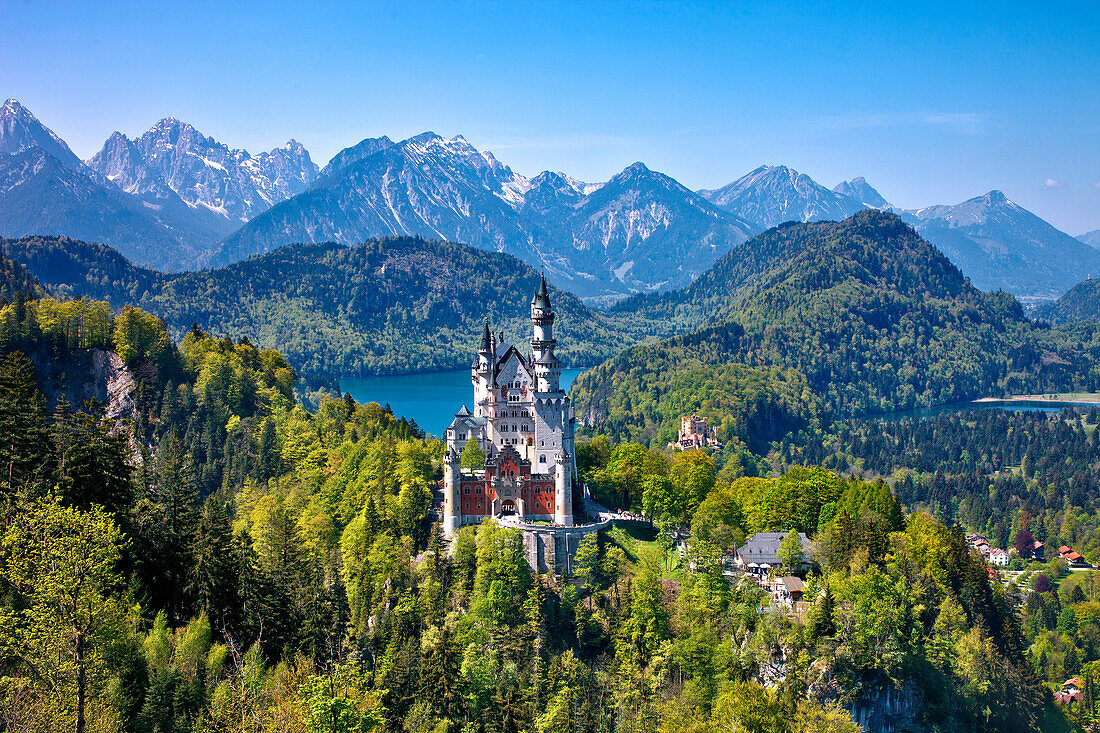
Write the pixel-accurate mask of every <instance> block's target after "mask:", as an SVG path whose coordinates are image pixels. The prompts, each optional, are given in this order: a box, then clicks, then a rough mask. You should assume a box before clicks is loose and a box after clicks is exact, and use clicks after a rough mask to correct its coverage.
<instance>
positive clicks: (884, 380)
mask: <svg viewBox="0 0 1100 733" xmlns="http://www.w3.org/2000/svg"><path fill="white" fill-rule="evenodd" d="M615 312H616V313H619V314H628V313H629V314H632V315H634V316H639V315H641V316H644V317H646V318H648V319H652V320H656V319H664V320H668V321H673V322H677V323H679V324H691V323H701V324H706V325H705V327H704V328H702V329H701V330H698V331H696V332H694V333H692V334H690V335H686V336H678V337H674V338H672V339H670V340H668V341H665V342H662V343H660V344H657V345H650V346H638V347H634V348H631V349H629V350H627V351H625V352H623V353H622V354H620V355H619V356H617V357H615V358H614V359H612V360H610V361H608V362H606V363H604V364H602V365H601V366H599V367H598V368H596V369H594V370H592V371H591V372H589V373H587V374H585V375H584V376H583V377H582V378H581V379H580V380H578V382H577V383H576V385H575V387H574V399H575V402H576V404H577V405H578V407H579V408H584V410H585V414H586V415H589V416H590V417H592V418H593V419H594V421H595V422H599V421H601V420H610V421H611V422H610V423H609V424H610V425H613V426H622V427H624V428H625V426H626V425H628V424H631V425H638V424H640V423H644V422H645V418H644V416H645V415H647V414H651V413H652V412H653V410H655V409H656V406H657V405H659V404H660V401H661V399H662V392H663V390H664V389H665V387H664V386H663V385H665V384H667V383H668V382H669V379H670V377H671V376H672V375H675V374H677V373H679V372H682V371H684V370H698V369H707V368H715V367H719V366H722V365H727V364H735V363H744V364H747V365H749V366H754V367H782V368H790V369H794V370H796V371H798V372H800V373H801V374H803V375H805V377H806V380H807V383H808V385H809V389H810V390H811V391H812V392H813V393H814V394H816V395H819V396H820V397H821V398H822V399H823V401H824V408H825V410H826V412H827V413H828V414H834V415H853V414H862V413H867V412H883V411H890V410H895V409H905V408H910V407H915V406H918V405H930V404H938V403H947V402H957V401H960V400H966V399H973V398H975V397H980V396H984V395H990V394H998V393H1002V392H1006V391H1007V392H1010V393H1018V392H1023V391H1027V390H1043V389H1046V390H1049V389H1053V388H1054V387H1055V386H1057V387H1059V388H1074V387H1091V386H1093V385H1094V384H1095V383H1096V382H1097V375H1096V373H1095V372H1093V370H1092V368H1091V365H1092V357H1093V354H1094V353H1096V351H1097V342H1096V339H1095V336H1094V333H1093V332H1092V331H1091V330H1089V329H1081V328H1078V329H1075V330H1072V331H1054V330H1049V329H1046V328H1042V327H1037V326H1035V325H1034V324H1032V323H1031V322H1030V321H1028V320H1027V319H1026V318H1025V317H1024V315H1023V311H1022V309H1021V307H1020V305H1019V304H1018V303H1017V302H1016V301H1015V300H1014V299H1013V298H1012V297H1011V296H1009V295H1007V294H1005V293H999V292H998V293H982V292H980V291H978V290H977V289H975V288H974V287H973V286H971V285H970V283H969V282H968V281H967V280H966V279H965V278H964V277H963V276H962V274H961V273H960V272H959V271H958V269H957V268H955V267H954V266H953V265H952V264H951V263H950V262H949V261H948V260H947V258H946V257H944V256H943V255H942V254H941V253H939V252H938V251H937V250H935V249H934V248H933V247H932V246H931V245H929V244H928V243H927V242H925V241H924V240H922V239H921V238H920V237H919V236H918V235H917V234H916V233H915V232H914V231H913V230H912V229H911V228H910V227H909V226H907V225H906V224H905V223H904V222H902V221H901V220H900V219H899V218H898V217H897V216H895V215H893V214H889V213H883V212H879V211H864V212H860V213H858V214H856V215H854V216H852V217H851V218H849V219H847V220H845V221H843V222H835V223H834V222H820V223H810V224H789V225H783V226H780V227H777V228H775V229H772V230H769V231H768V232H765V233H764V234H762V235H760V236H758V237H756V238H754V239H752V240H750V241H749V242H746V243H745V244H744V245H742V246H740V247H738V248H737V249H736V250H734V251H733V252H731V253H730V254H729V255H727V256H726V257H724V258H722V259H721V260H720V261H719V262H717V263H716V264H715V266H714V268H712V270H711V271H710V272H708V273H707V274H706V275H704V276H703V277H702V278H700V279H699V280H698V281H696V282H695V283H693V284H692V286H690V287H689V288H687V289H686V290H684V291H681V292H679V293H673V294H669V295H666V296H651V297H644V298H636V299H632V300H631V301H628V302H626V303H624V304H622V305H621V306H620V307H619V308H617V309H616V311H615Z"/></svg>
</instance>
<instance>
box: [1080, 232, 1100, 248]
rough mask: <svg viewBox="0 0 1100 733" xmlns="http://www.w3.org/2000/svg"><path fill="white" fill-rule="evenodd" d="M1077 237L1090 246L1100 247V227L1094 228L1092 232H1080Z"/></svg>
mask: <svg viewBox="0 0 1100 733" xmlns="http://www.w3.org/2000/svg"><path fill="white" fill-rule="evenodd" d="M1077 238H1078V239H1079V240H1081V241H1082V242H1084V243H1085V244H1087V245H1088V246H1090V247H1096V248H1097V249H1100V229H1093V230H1092V231H1091V232H1085V233H1084V234H1079V235H1077Z"/></svg>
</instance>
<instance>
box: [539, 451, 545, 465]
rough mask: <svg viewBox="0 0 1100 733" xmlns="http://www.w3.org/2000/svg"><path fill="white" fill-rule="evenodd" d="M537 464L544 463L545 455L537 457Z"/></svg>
mask: <svg viewBox="0 0 1100 733" xmlns="http://www.w3.org/2000/svg"><path fill="white" fill-rule="evenodd" d="M539 463H546V454H545V453H544V454H542V455H540V456H539Z"/></svg>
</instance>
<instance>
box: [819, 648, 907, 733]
mask: <svg viewBox="0 0 1100 733" xmlns="http://www.w3.org/2000/svg"><path fill="white" fill-rule="evenodd" d="M822 664H823V663H822V662H820V661H819V662H818V663H817V664H816V665H815V666H816V668H817V670H818V672H819V673H821V677H819V678H818V680H817V681H816V682H813V683H811V684H810V688H809V694H810V696H812V697H814V698H817V699H819V700H838V701H841V702H842V703H843V704H844V706H845V707H846V708H847V709H848V711H849V712H850V713H851V714H852V718H854V719H855V721H856V722H857V723H859V725H860V728H861V729H862V730H864V731H866V732H867V733H912V731H924V730H928V726H926V725H925V724H924V723H923V721H922V717H923V715H924V698H923V696H922V694H921V691H920V689H919V688H918V687H917V685H916V684H915V683H913V682H911V681H903V682H902V683H901V684H900V685H896V684H894V683H893V682H892V681H891V680H889V679H887V678H886V677H884V676H882V675H879V674H874V673H863V674H857V675H856V677H855V679H854V680H851V681H850V682H848V683H846V684H845V685H844V686H843V689H842V687H841V685H840V684H839V683H838V681H837V679H836V677H835V676H834V675H833V674H832V672H831V671H829V670H827V669H826V670H824V671H823V672H822Z"/></svg>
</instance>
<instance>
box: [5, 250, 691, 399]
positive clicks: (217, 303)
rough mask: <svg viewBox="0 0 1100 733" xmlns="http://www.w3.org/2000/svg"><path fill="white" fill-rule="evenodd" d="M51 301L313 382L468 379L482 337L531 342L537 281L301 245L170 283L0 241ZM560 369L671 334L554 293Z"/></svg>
mask: <svg viewBox="0 0 1100 733" xmlns="http://www.w3.org/2000/svg"><path fill="white" fill-rule="evenodd" d="M0 249H2V250H3V252H4V254H6V255H7V256H8V257H9V258H11V259H13V260H15V261H17V262H19V263H21V264H23V265H24V266H25V267H26V268H27V269H28V270H29V271H30V272H31V273H32V274H33V275H35V276H36V277H37V278H38V279H39V281H40V282H41V283H42V284H43V285H44V286H46V287H47V288H49V289H50V290H51V291H52V292H53V293H54V294H55V295H56V296H57V297H62V298H77V297H81V296H84V297H88V298H92V299H96V300H103V301H106V302H108V303H109V304H110V305H111V306H112V307H113V308H115V309H118V308H121V307H123V306H125V305H133V306H137V307H140V308H143V309H144V310H146V311H148V312H150V313H153V314H155V315H157V316H158V317H160V318H162V319H163V320H164V321H165V323H166V324H167V325H168V328H169V331H170V332H171V333H172V334H173V335H175V336H176V337H177V338H178V337H181V336H182V335H183V334H184V333H186V331H187V329H189V328H190V327H191V326H192V324H197V325H198V326H199V327H200V328H202V329H203V330H206V331H210V332H212V333H233V334H236V335H237V336H238V337H247V338H249V339H251V340H252V341H253V342H254V343H256V344H257V345H258V346H262V347H267V348H275V347H277V348H278V349H279V350H280V352H281V353H282V354H283V355H284V357H285V358H286V359H287V361H288V362H289V363H290V364H291V365H292V366H293V367H294V368H295V369H296V370H297V371H298V372H299V373H300V374H302V375H304V376H305V377H307V378H309V379H310V380H320V379H323V378H333V377H345V376H359V375H369V374H402V373H409V372H435V371H442V370H447V369H463V368H466V367H468V366H469V365H470V360H471V359H472V358H473V355H474V351H475V349H476V347H477V343H476V342H477V339H478V338H480V336H481V329H482V323H483V322H484V321H485V319H488V320H489V323H490V325H491V326H492V327H493V329H494V332H495V331H498V330H499V331H503V332H504V334H505V337H506V338H507V339H510V340H513V341H515V342H516V343H524V342H526V341H527V340H528V339H529V338H530V329H531V323H530V305H531V295H532V294H533V293H534V292H535V290H536V288H537V286H538V282H539V273H538V272H537V271H536V270H533V269H532V268H530V267H529V266H527V265H525V264H523V263H522V262H520V261H519V260H517V259H515V258H514V257H511V256H509V255H505V254H500V253H497V252H487V251H485V250H480V249H475V248H473V247H467V246H465V245H461V244H451V243H448V242H437V241H428V240H424V239H420V238H417V237H390V238H383V239H378V240H371V241H368V242H365V243H363V244H362V245H358V246H355V247H344V246H342V245H338V244H331V243H330V244H318V245H310V244H302V245H292V246H289V247H283V248H282V249H279V250H276V251H275V252H271V253H269V254H266V255H262V256H258V257H253V258H251V259H249V260H246V261H244V262H240V263H237V264H235V265H230V266H228V267H224V268H221V269H217V270H202V271H199V272H187V273H180V274H174V275H166V274H162V273H159V272H155V271H153V270H149V269H146V268H142V267H137V266H135V265H132V264H131V263H129V262H128V261H127V260H126V259H125V258H124V257H123V256H122V255H120V254H119V253H118V252H116V251H114V250H113V249H111V248H110V247H107V246H104V245H101V244H95V243H88V242H79V241H76V240H72V239H66V238H64V237H26V238H23V239H7V240H3V239H0ZM551 296H552V298H553V303H554V308H555V310H556V311H557V313H558V324H559V328H558V331H559V333H558V338H559V341H560V342H561V346H560V348H559V349H558V355H559V357H561V358H562V359H563V360H564V361H565V362H566V363H567V364H571V365H573V366H587V365H590V364H594V363H597V362H599V361H601V360H603V359H605V358H608V357H610V356H612V355H614V354H616V353H618V351H619V350H620V349H621V348H623V347H624V346H626V345H629V344H633V343H638V342H641V341H645V340H649V339H653V338H659V337H663V336H669V335H671V334H672V333H674V331H673V330H671V329H670V328H669V327H666V326H664V325H663V324H660V323H651V322H649V321H645V320H641V319H638V318H633V317H617V318H614V319H609V318H607V317H605V316H603V315H601V314H599V313H596V312H594V311H592V310H590V309H588V308H587V307H585V306H584V305H583V304H582V303H581V302H580V300H579V299H577V298H576V297H575V296H573V295H572V294H570V293H566V292H564V291H560V290H553V291H552V293H551Z"/></svg>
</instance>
